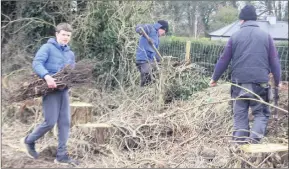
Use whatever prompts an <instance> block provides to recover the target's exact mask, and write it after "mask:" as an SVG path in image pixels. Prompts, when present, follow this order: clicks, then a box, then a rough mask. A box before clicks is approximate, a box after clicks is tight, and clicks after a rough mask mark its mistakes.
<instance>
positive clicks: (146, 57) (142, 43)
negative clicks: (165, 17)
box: [135, 23, 162, 63]
mask: <svg viewBox="0 0 289 169" xmlns="http://www.w3.org/2000/svg"><path fill="white" fill-rule="evenodd" d="M161 26H162V25H161V24H159V23H155V24H139V25H137V26H136V28H135V31H136V32H137V33H140V32H141V29H140V27H142V28H143V29H144V31H145V32H146V33H147V35H148V36H149V37H150V38H151V40H152V41H153V43H154V45H155V47H156V48H158V47H159V43H160V42H159V35H158V30H159V29H160V27H161ZM154 57H155V58H156V60H157V62H159V61H160V57H159V56H158V55H157V54H156V52H155V51H154V49H153V48H152V47H151V45H150V44H149V42H148V40H147V39H146V38H145V36H144V35H142V36H141V37H140V39H139V45H138V47H137V51H136V62H137V63H142V62H147V61H149V62H153V61H154Z"/></svg>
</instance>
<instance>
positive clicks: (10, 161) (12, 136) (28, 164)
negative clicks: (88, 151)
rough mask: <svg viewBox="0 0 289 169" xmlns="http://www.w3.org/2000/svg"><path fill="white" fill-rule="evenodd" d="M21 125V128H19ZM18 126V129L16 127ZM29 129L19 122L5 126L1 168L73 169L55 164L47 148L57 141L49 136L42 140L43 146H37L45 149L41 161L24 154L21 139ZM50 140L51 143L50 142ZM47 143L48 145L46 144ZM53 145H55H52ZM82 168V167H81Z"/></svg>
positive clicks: (3, 129)
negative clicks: (49, 144)
mask: <svg viewBox="0 0 289 169" xmlns="http://www.w3.org/2000/svg"><path fill="white" fill-rule="evenodd" d="M19 125H21V127H20V126H19ZM16 126H17V127H16ZM28 129H29V125H23V124H20V123H17V122H14V124H12V126H10V125H9V126H8V125H7V124H3V127H2V159H1V167H3V168H63V167H64V168H71V167H73V166H63V165H59V164H55V163H54V159H55V157H53V153H52V152H51V151H49V150H48V149H47V148H45V146H47V145H45V144H47V142H52V141H53V142H55V143H54V144H56V143H57V140H56V139H54V138H51V139H50V140H49V139H47V138H49V136H46V137H45V138H44V139H42V140H40V142H42V143H44V145H43V144H41V143H40V144H37V145H36V148H37V149H43V150H42V151H40V153H39V155H40V157H39V159H37V160H35V159H31V158H30V157H28V156H27V155H26V153H25V152H24V148H23V147H22V146H21V144H20V139H21V138H22V137H24V136H25V132H26V131H27V130H28ZM48 140H49V141H48ZM45 142H46V143H45ZM52 144H53V143H52ZM80 167H81V165H80Z"/></svg>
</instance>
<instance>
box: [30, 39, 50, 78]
mask: <svg viewBox="0 0 289 169" xmlns="http://www.w3.org/2000/svg"><path fill="white" fill-rule="evenodd" d="M48 54H49V46H48V45H46V44H45V45H43V46H41V48H40V49H39V50H38V51H37V53H36V56H35V57H34V59H33V62H32V68H33V71H34V72H35V73H36V74H37V75H38V76H39V77H40V78H44V76H45V75H47V74H48V73H49V72H48V70H47V69H46V68H45V67H44V64H45V62H46V61H47V59H48V57H49V56H48Z"/></svg>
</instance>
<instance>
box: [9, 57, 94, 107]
mask: <svg viewBox="0 0 289 169" xmlns="http://www.w3.org/2000/svg"><path fill="white" fill-rule="evenodd" d="M93 66H94V64H93V63H92V62H91V63H86V62H79V63H76V65H75V68H72V67H70V66H66V67H64V68H63V69H62V70H61V71H59V72H57V73H56V74H54V75H52V77H53V78H55V79H56V80H55V82H56V84H57V88H55V89H52V88H48V86H47V83H46V81H45V80H44V79H40V78H39V77H38V76H37V75H35V74H33V75H30V76H28V77H27V78H25V81H24V83H22V84H21V86H20V87H19V88H18V89H17V90H16V91H14V92H12V93H13V94H11V98H10V99H9V100H10V101H11V102H20V101H24V100H27V99H32V98H36V97H40V96H45V95H47V94H48V93H51V92H54V91H58V90H63V89H65V88H71V87H74V86H78V85H82V84H85V83H89V81H91V78H92V72H93Z"/></svg>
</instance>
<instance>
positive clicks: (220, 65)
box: [212, 38, 232, 81]
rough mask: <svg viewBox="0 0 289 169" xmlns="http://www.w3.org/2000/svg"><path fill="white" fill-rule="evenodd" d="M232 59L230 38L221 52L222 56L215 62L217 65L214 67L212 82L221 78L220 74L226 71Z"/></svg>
mask: <svg viewBox="0 0 289 169" xmlns="http://www.w3.org/2000/svg"><path fill="white" fill-rule="evenodd" d="M231 59H232V38H230V39H229V41H228V42H227V45H226V46H225V49H224V51H223V54H222V55H221V57H220V58H219V60H218V61H217V64H216V66H215V70H214V74H213V77H212V79H213V80H214V81H218V80H219V78H220V77H221V76H222V74H223V73H224V72H225V70H226V69H227V67H228V65H229V63H230V61H231Z"/></svg>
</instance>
